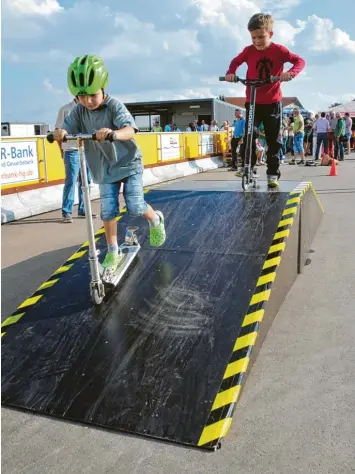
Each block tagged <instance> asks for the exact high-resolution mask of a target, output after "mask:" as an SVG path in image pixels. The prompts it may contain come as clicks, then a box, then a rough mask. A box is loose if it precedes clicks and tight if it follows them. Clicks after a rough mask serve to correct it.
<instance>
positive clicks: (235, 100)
mask: <svg viewBox="0 0 355 474" xmlns="http://www.w3.org/2000/svg"><path fill="white" fill-rule="evenodd" d="M256 93H258V92H256ZM224 100H225V101H226V102H228V103H230V104H233V105H234V106H235V107H245V97H225V99H224ZM282 106H283V107H284V108H286V107H287V108H288V109H291V108H293V107H299V108H300V109H304V110H305V108H304V107H303V105H302V103H301V101H300V100H299V99H298V97H283V99H282Z"/></svg>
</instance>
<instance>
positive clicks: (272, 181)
mask: <svg viewBox="0 0 355 474" xmlns="http://www.w3.org/2000/svg"><path fill="white" fill-rule="evenodd" d="M267 186H268V188H278V187H279V182H278V179H277V176H268V177H267Z"/></svg>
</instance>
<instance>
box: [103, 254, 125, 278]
mask: <svg viewBox="0 0 355 474" xmlns="http://www.w3.org/2000/svg"><path fill="white" fill-rule="evenodd" d="M122 260H123V255H122V251H121V249H118V253H109V252H107V254H106V257H105V260H104V261H103V262H102V268H103V270H104V271H103V275H102V278H103V279H104V280H108V281H109V280H111V278H112V277H113V275H114V274H115V273H116V272H117V270H118V268H119V266H120V265H121V263H122Z"/></svg>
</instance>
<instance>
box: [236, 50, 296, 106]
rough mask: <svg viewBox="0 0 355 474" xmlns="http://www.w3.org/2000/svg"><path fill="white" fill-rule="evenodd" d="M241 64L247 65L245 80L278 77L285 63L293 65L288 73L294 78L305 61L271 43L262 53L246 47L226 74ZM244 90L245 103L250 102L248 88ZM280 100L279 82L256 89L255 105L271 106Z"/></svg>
mask: <svg viewBox="0 0 355 474" xmlns="http://www.w3.org/2000/svg"><path fill="white" fill-rule="evenodd" d="M243 63H246V64H247V65H248V72H247V79H267V78H268V77H270V76H280V75H281V74H282V73H283V72H284V64H285V63H291V64H293V67H292V68H291V69H290V70H289V71H288V72H290V73H291V74H292V76H293V77H295V76H297V74H299V73H300V72H301V71H302V69H303V68H304V66H305V61H304V60H303V59H302V58H301V57H300V56H297V54H293V53H291V52H290V51H289V50H288V49H287V48H285V46H282V45H280V44H276V43H271V44H270V46H269V47H268V48H267V49H264V50H263V51H258V50H257V49H256V48H255V46H254V45H250V46H247V47H246V48H245V49H244V50H243V51H242V52H241V53H240V54H239V55H238V56H237V57H235V58H234V59H233V60H232V61H231V63H230V65H229V68H228V71H227V74H235V73H236V70H237V68H238V67H239V66H241V65H242V64H243ZM246 89H247V90H246V101H247V102H250V87H247V88H246ZM281 99H282V92H281V83H280V82H279V81H278V82H273V83H271V84H265V86H261V87H258V88H257V91H256V103H257V104H273V103H275V102H279V101H280V100H281Z"/></svg>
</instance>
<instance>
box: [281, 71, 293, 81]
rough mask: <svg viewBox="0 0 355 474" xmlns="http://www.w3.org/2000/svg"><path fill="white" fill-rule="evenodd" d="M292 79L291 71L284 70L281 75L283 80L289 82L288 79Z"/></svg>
mask: <svg viewBox="0 0 355 474" xmlns="http://www.w3.org/2000/svg"><path fill="white" fill-rule="evenodd" d="M291 79H292V74H291V73H289V72H283V73H282V74H281V76H280V81H281V82H288V81H291Z"/></svg>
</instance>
